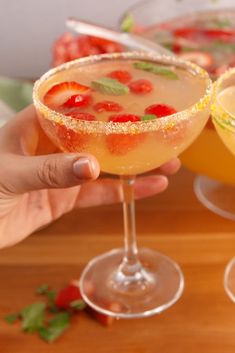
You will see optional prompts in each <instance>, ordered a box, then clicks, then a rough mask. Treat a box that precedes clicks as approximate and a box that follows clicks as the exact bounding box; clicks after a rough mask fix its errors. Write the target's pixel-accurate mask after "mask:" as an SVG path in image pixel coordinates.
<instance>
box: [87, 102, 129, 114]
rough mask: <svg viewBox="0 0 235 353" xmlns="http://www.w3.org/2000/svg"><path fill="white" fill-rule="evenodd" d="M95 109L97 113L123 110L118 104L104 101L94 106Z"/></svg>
mask: <svg viewBox="0 0 235 353" xmlns="http://www.w3.org/2000/svg"><path fill="white" fill-rule="evenodd" d="M93 109H94V110H95V111H96V112H97V113H102V112H120V111H122V110H123V108H122V106H121V105H120V104H118V103H116V102H112V101H102V102H98V103H96V104H95V105H94V106H93Z"/></svg>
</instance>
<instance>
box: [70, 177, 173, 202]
mask: <svg viewBox="0 0 235 353" xmlns="http://www.w3.org/2000/svg"><path fill="white" fill-rule="evenodd" d="M167 186H168V179H167V177H165V176H163V175H151V176H145V177H140V178H138V179H136V181H135V184H134V190H135V199H141V198H145V197H150V196H153V195H155V194H158V193H160V192H162V191H164V190H165V189H166V188H167ZM122 200H123V193H122V186H121V182H120V180H118V179H98V180H96V181H95V182H93V183H89V184H84V185H82V186H81V188H80V191H79V194H78V197H77V200H76V203H75V206H76V207H89V206H99V205H108V204H112V203H117V202H121V201H122Z"/></svg>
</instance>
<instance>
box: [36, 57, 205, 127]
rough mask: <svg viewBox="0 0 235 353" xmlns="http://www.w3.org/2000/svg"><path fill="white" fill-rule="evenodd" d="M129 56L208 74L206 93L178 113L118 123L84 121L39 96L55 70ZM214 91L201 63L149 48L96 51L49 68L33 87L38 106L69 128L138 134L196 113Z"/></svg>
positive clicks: (203, 74) (48, 115)
mask: <svg viewBox="0 0 235 353" xmlns="http://www.w3.org/2000/svg"><path fill="white" fill-rule="evenodd" d="M125 59H129V60H131V59H134V60H148V61H155V62H160V63H161V64H167V65H174V66H177V67H179V68H182V69H187V70H188V71H191V72H193V73H194V74H195V75H197V76H200V77H201V78H204V79H205V81H207V85H206V89H205V94H204V96H202V97H201V99H200V100H199V101H197V102H196V103H195V104H193V105H192V106H190V107H189V108H187V109H185V110H182V111H180V112H177V113H176V114H173V115H170V116H167V117H164V118H161V119H154V120H149V121H139V122H135V123H133V122H127V123H125V124H123V123H116V122H103V121H84V120H75V119H73V118H72V117H70V116H65V115H63V114H62V113H59V112H56V111H54V110H52V109H50V108H48V107H47V106H46V105H45V104H44V103H43V102H42V101H41V100H40V97H39V93H38V92H39V89H40V87H41V85H42V84H44V82H45V81H46V80H47V79H49V78H50V77H52V76H54V75H55V74H57V73H59V72H61V71H64V70H68V69H71V68H73V67H76V66H82V65H89V64H94V63H97V62H100V61H103V60H125ZM211 94H212V82H211V80H210V78H209V75H208V73H207V72H206V71H205V70H203V69H202V68H200V67H199V66H197V65H195V64H193V63H190V62H188V61H185V60H182V59H179V58H176V57H171V56H167V55H158V54H154V53H146V52H125V53H114V54H100V55H92V56H89V57H85V58H80V59H76V60H73V61H70V62H67V63H65V64H62V65H60V66H58V67H56V68H54V69H51V70H49V71H48V72H46V73H45V74H44V75H43V76H42V77H41V78H40V79H39V80H38V81H36V82H35V85H34V88H33V102H34V105H35V107H36V109H38V110H39V112H40V113H42V114H43V115H44V116H45V117H46V118H47V119H49V120H52V121H54V122H56V123H58V124H63V125H65V126H67V127H68V128H71V129H73V130H75V131H76V130H77V131H81V130H82V131H87V132H90V133H92V132H96V133H105V134H109V133H114V134H115V133H116V134H121V133H122V134H123V133H124V134H125V133H126V134H127V133H128V134H136V133H140V132H147V131H156V130H159V129H163V128H164V127H166V128H167V127H169V126H172V125H175V124H176V123H177V122H179V121H182V120H187V119H188V116H192V115H194V114H196V113H198V112H199V111H202V110H204V109H205V108H206V107H207V106H208V104H209V102H210V99H211Z"/></svg>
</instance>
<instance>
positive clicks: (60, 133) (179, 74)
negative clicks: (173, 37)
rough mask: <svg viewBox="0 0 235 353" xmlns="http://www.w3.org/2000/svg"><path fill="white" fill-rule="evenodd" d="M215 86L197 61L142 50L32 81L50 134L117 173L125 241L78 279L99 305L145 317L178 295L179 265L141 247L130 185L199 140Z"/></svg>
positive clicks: (76, 64)
mask: <svg viewBox="0 0 235 353" xmlns="http://www.w3.org/2000/svg"><path fill="white" fill-rule="evenodd" d="M211 92H212V83H211V80H210V78H209V76H208V74H207V72H206V71H204V70H203V69H201V68H200V67H198V66H196V65H194V64H192V63H189V62H185V61H183V60H180V59H178V58H172V57H168V56H160V55H155V54H150V53H143V52H129V53H116V54H103V55H96V56H90V57H87V58H82V59H78V60H75V61H71V62H68V63H66V64H63V65H61V66H58V67H57V68H55V69H52V70H50V71H48V72H47V73H46V74H44V75H43V76H42V77H41V78H40V79H39V80H38V81H37V82H36V83H35V86H34V93H33V99H34V104H35V107H36V110H37V113H38V118H39V121H40V123H41V126H42V128H43V129H44V130H45V132H46V134H47V135H48V136H49V138H50V139H51V140H52V141H53V142H54V143H55V144H56V145H57V146H58V147H59V148H60V149H61V150H62V151H65V152H88V153H91V154H92V155H94V156H95V157H96V158H97V160H98V162H99V164H100V167H101V170H102V171H103V172H106V173H110V174H115V175H118V176H120V181H121V184H122V191H123V200H124V201H123V214H124V248H123V249H114V250H111V251H110V252H107V253H105V254H103V255H99V256H97V257H96V258H94V259H93V260H91V261H90V262H89V263H88V265H87V266H86V267H85V269H84V271H83V273H82V275H81V279H80V286H81V293H82V296H83V298H84V300H85V301H86V302H87V303H88V304H89V305H90V306H91V307H93V308H94V309H96V310H98V311H100V312H102V313H105V314H108V315H111V316H115V317H123V318H133V317H144V316H149V315H153V314H156V313H159V312H161V311H163V310H165V309H166V308H168V307H170V306H171V305H173V304H174V303H175V302H176V301H177V300H178V299H179V297H180V296H181V294H182V291H183V287H184V280H183V274H182V271H181V269H180V267H179V266H178V264H176V263H175V261H173V260H172V259H170V258H169V257H167V256H165V255H163V254H161V253H158V252H156V251H154V250H151V249H145V248H140V249H138V247H137V241H136V231H135V204H134V197H133V187H134V183H135V176H136V175H139V174H141V173H144V172H147V171H150V170H153V169H155V168H157V167H159V166H160V165H161V164H163V163H165V162H167V161H169V160H170V159H171V158H173V157H175V156H178V155H179V154H180V153H181V152H182V151H183V150H184V149H186V148H187V147H188V146H189V145H190V144H191V143H192V142H193V141H194V140H195V139H196V137H197V136H198V135H199V134H200V132H201V131H202V129H203V127H204V126H205V124H206V122H207V119H208V117H209V108H210V99H211ZM88 284H89V285H88Z"/></svg>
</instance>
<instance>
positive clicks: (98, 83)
mask: <svg viewBox="0 0 235 353" xmlns="http://www.w3.org/2000/svg"><path fill="white" fill-rule="evenodd" d="M91 87H92V88H93V89H95V90H96V91H98V92H101V93H104V94H107V95H111V96H123V95H125V94H127V93H129V88H128V87H127V86H125V85H123V84H122V83H120V82H118V81H117V80H114V79H112V78H108V77H102V78H99V79H97V80H95V81H92V82H91Z"/></svg>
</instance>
